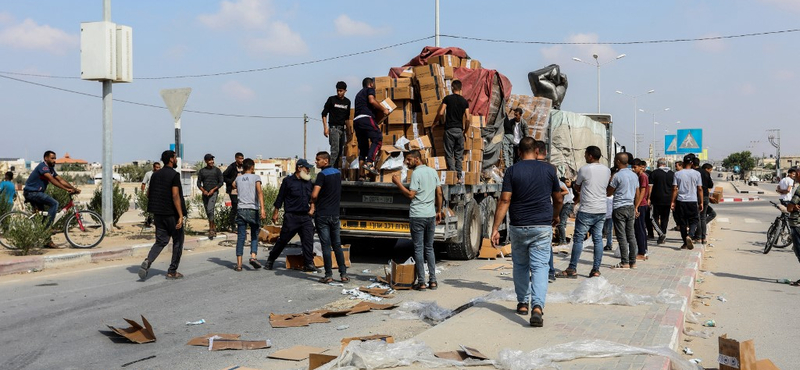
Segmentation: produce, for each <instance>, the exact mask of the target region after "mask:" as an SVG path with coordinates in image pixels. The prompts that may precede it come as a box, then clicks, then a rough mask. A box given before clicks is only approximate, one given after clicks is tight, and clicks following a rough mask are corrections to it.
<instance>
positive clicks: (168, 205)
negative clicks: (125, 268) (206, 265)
mask: <svg viewBox="0 0 800 370" xmlns="http://www.w3.org/2000/svg"><path fill="white" fill-rule="evenodd" d="M161 162H162V163H164V168H162V169H160V170H159V171H158V172H155V173H153V177H152V178H151V179H150V187H149V188H148V189H147V211H148V212H150V213H152V214H153V217H154V221H153V222H154V224H155V226H156V242H155V243H154V244H153V246H152V247H151V248H150V252H149V253H148V254H147V258H145V260H144V261H143V262H142V265H141V267H139V279H141V280H144V279H146V278H147V272H148V271H149V270H150V266H151V265H152V264H153V261H155V260H156V258H157V257H158V255H159V254H161V251H162V250H163V249H164V247H166V246H167V243H169V240H170V238H171V239H172V261H171V262H170V264H169V268H168V269H167V279H180V278H182V277H183V274H181V273H180V272H178V265H179V264H180V263H181V255H182V254H183V230H184V229H183V216H185V215H186V202H185V201H184V199H183V186H181V175H180V174H179V173H178V172H177V171H175V166H176V165H177V163H178V159H177V158H176V157H175V152H173V151H171V150H166V151H164V152H163V153H161Z"/></svg>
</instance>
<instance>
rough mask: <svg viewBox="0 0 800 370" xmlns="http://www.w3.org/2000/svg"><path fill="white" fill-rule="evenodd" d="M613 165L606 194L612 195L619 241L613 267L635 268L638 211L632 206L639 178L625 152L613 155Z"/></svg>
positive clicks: (612, 214) (635, 197)
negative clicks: (613, 168) (612, 175)
mask: <svg viewBox="0 0 800 370" xmlns="http://www.w3.org/2000/svg"><path fill="white" fill-rule="evenodd" d="M614 166H615V167H616V170H617V172H616V173H615V174H614V177H613V178H612V179H611V183H610V184H608V189H607V193H606V195H608V196H611V195H613V196H614V200H613V202H612V204H613V208H614V210H613V211H612V213H611V218H613V219H614V232H615V233H616V234H617V243H619V254H620V260H621V261H620V263H617V264H616V265H614V266H613V268H615V269H629V268H636V235H635V230H634V224H635V222H636V216H637V215H638V212H637V211H636V207H635V206H634V204H635V202H636V199H640V198H638V197H637V195H636V189H637V188H638V187H639V178H638V177H637V176H636V174H635V173H633V171H631V169H630V168H628V155H627V153H617V155H616V156H615V157H614Z"/></svg>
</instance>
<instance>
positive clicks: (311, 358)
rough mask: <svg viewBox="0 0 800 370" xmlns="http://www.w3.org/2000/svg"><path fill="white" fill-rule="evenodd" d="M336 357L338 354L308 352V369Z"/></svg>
mask: <svg viewBox="0 0 800 370" xmlns="http://www.w3.org/2000/svg"><path fill="white" fill-rule="evenodd" d="M337 357H338V356H333V355H326V354H324V353H310V354H309V355H308V370H314V369H316V368H318V367H320V366H322V365H325V364H327V363H328V362H331V361H333V360H335V359H336V358H337Z"/></svg>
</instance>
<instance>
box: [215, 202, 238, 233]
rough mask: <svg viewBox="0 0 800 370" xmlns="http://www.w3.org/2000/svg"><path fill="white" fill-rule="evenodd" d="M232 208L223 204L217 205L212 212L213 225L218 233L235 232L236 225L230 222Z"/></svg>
mask: <svg viewBox="0 0 800 370" xmlns="http://www.w3.org/2000/svg"><path fill="white" fill-rule="evenodd" d="M232 210H233V207H228V206H226V205H225V204H224V203H223V204H221V205H217V208H216V209H215V210H214V223H215V224H216V225H217V230H218V231H236V224H235V223H234V222H233V221H232V220H231V211H232Z"/></svg>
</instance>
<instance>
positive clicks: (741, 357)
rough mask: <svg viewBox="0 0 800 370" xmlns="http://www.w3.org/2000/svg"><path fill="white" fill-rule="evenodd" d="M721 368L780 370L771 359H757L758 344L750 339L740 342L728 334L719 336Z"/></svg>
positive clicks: (723, 369) (729, 369) (727, 369)
mask: <svg viewBox="0 0 800 370" xmlns="http://www.w3.org/2000/svg"><path fill="white" fill-rule="evenodd" d="M717 362H719V370H779V369H778V367H777V366H775V364H773V363H772V361H770V360H769V359H762V360H758V361H756V345H755V342H754V341H753V340H752V339H750V340H746V341H744V342H739V341H737V340H735V339H729V338H728V334H723V335H721V336H720V337H719V357H718V358H717Z"/></svg>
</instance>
